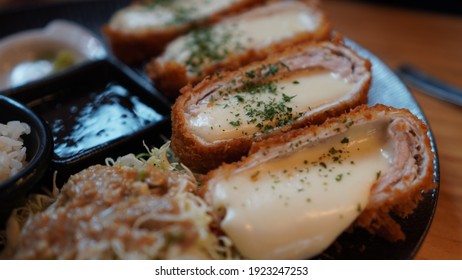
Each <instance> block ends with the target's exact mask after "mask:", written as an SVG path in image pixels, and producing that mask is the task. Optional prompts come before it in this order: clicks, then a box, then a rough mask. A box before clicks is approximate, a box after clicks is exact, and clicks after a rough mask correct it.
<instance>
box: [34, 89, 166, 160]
mask: <svg viewBox="0 0 462 280" xmlns="http://www.w3.org/2000/svg"><path fill="white" fill-rule="evenodd" d="M34 110H35V111H38V112H39V114H40V115H41V116H42V118H43V119H44V120H45V121H46V122H47V123H48V125H49V126H50V128H51V130H52V133H53V139H54V143H55V150H54V151H55V155H56V156H57V157H59V158H60V159H67V158H70V157H72V156H75V155H78V154H79V155H80V154H81V153H84V152H85V151H87V150H89V149H92V148H94V147H97V146H99V145H101V144H104V143H107V142H109V141H112V140H115V139H117V138H120V137H123V136H126V135H130V134H132V133H134V132H137V131H139V130H141V129H143V128H144V127H146V126H148V125H150V124H154V123H157V122H159V121H161V120H162V119H163V118H164V117H163V116H162V115H161V114H159V113H158V112H156V111H155V110H154V109H152V108H151V107H149V106H148V105H146V104H145V103H143V102H142V101H141V100H140V98H139V97H138V96H136V95H132V94H131V93H130V92H129V91H128V90H127V89H126V88H124V87H123V86H121V85H118V84H116V83H109V84H106V85H100V86H99V88H96V89H95V90H93V91H90V92H78V91H75V90H71V91H70V92H68V93H64V94H59V96H56V99H54V100H53V101H52V102H46V103H44V104H41V105H39V106H38V107H36V108H34Z"/></svg>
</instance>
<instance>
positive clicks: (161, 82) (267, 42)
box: [146, 0, 331, 98]
mask: <svg viewBox="0 0 462 280" xmlns="http://www.w3.org/2000/svg"><path fill="white" fill-rule="evenodd" d="M330 31H331V29H330V25H329V23H328V21H327V19H326V16H325V15H324V13H323V12H322V11H321V10H320V9H319V8H318V7H317V5H316V4H315V2H313V1H310V0H298V1H296V0H286V1H283V0H281V1H270V2H269V3H267V4H266V5H263V6H259V7H256V8H253V9H250V10H248V11H246V12H244V13H241V14H239V15H235V16H231V17H228V18H226V19H223V20H222V21H220V22H219V23H216V24H214V25H211V26H208V27H203V28H199V29H196V30H193V31H191V32H190V33H188V34H186V35H184V36H181V37H179V38H177V39H175V40H174V41H172V42H171V43H170V44H168V46H167V47H166V49H165V51H164V52H163V54H162V55H161V56H159V57H157V58H155V59H153V60H152V61H151V62H150V63H149V64H148V65H147V67H146V70H147V72H148V74H149V76H150V77H151V78H152V80H153V81H154V83H155V85H156V87H157V88H158V89H160V91H161V92H163V93H164V94H165V95H167V96H169V97H171V98H175V97H176V96H177V95H178V93H179V90H180V89H181V88H182V87H183V86H185V85H186V84H188V83H192V84H195V83H197V82H199V81H201V80H202V79H203V78H204V77H205V76H207V75H211V74H213V73H216V72H217V71H222V70H234V69H237V68H238V67H240V66H243V65H246V64H248V63H250V62H253V61H257V60H262V59H264V58H266V57H267V56H268V55H270V54H271V53H273V52H276V51H281V50H284V49H286V48H287V47H289V46H292V45H295V44H298V43H301V42H305V41H312V40H324V39H328V38H329V36H330Z"/></svg>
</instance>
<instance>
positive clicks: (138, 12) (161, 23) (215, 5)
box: [110, 0, 239, 32]
mask: <svg viewBox="0 0 462 280" xmlns="http://www.w3.org/2000/svg"><path fill="white" fill-rule="evenodd" d="M236 2H239V0H220V1H212V0H188V1H178V0H177V1H172V3H171V4H169V5H157V6H146V5H144V6H143V5H132V6H129V7H127V8H124V9H122V10H120V11H119V12H117V13H116V14H115V15H114V16H113V18H112V19H111V22H110V25H111V27H112V28H114V29H118V30H121V31H124V32H143V31H147V30H149V29H152V28H159V27H165V26H169V25H175V24H181V23H184V22H188V21H193V20H198V19H201V18H204V17H206V16H208V15H211V14H214V13H217V12H219V11H221V10H224V9H226V8H228V7H230V6H231V5H232V4H234V3H236Z"/></svg>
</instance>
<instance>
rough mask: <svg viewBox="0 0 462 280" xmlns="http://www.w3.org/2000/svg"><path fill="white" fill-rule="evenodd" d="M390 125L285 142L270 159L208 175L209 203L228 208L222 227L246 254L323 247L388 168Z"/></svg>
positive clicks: (285, 254)
mask: <svg viewBox="0 0 462 280" xmlns="http://www.w3.org/2000/svg"><path fill="white" fill-rule="evenodd" d="M387 127H388V125H387V122H386V121H375V122H373V123H369V124H362V125H358V126H353V127H351V128H350V129H349V130H348V131H346V132H344V133H341V134H338V135H335V136H331V137H329V138H327V139H324V140H322V141H319V142H317V143H311V144H310V143H309V142H305V144H302V143H300V144H298V145H297V146H298V148H294V146H291V145H290V144H289V143H287V144H285V145H283V146H279V147H278V148H277V149H276V150H274V149H273V150H270V151H267V152H269V153H273V154H272V155H270V156H269V159H268V157H265V158H266V160H260V161H259V160H258V159H256V158H255V160H253V161H249V162H251V163H248V164H246V165H244V166H241V167H240V168H238V169H236V170H234V171H233V172H232V173H230V174H227V175H226V176H223V175H221V176H219V177H215V178H213V179H211V181H209V183H208V188H211V190H212V193H211V199H212V200H211V201H212V207H213V208H214V209H223V208H224V209H226V214H225V217H224V219H223V220H222V221H221V224H220V225H221V228H222V229H223V231H224V232H225V233H226V234H227V236H228V237H229V238H230V239H231V240H232V241H233V243H234V245H235V246H236V248H237V249H238V251H239V252H240V253H241V254H242V256H244V257H245V258H249V259H303V258H310V257H313V256H315V255H317V254H319V253H321V252H322V251H323V250H325V249H326V248H327V247H328V246H329V245H330V244H331V243H332V242H333V241H334V240H335V239H336V238H337V237H338V236H339V235H340V234H341V233H342V232H343V231H344V230H345V229H346V228H348V226H349V225H350V224H351V223H352V222H353V221H354V220H355V219H356V217H358V215H359V214H360V213H361V211H362V209H364V208H365V206H366V205H367V203H368V198H369V192H370V188H371V186H372V185H373V184H374V182H376V181H377V180H378V178H379V177H380V176H381V175H383V174H384V173H386V172H387V170H388V169H389V167H390V166H391V164H392V161H393V146H392V141H390V140H389V138H388V137H387ZM287 151H290V152H287ZM259 153H260V156H261V155H262V154H261V152H259Z"/></svg>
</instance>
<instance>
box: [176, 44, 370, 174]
mask: <svg viewBox="0 0 462 280" xmlns="http://www.w3.org/2000/svg"><path fill="white" fill-rule="evenodd" d="M370 82H371V72H370V63H369V61H368V60H365V59H363V58H361V57H359V56H358V55H357V54H356V53H355V52H354V51H352V50H351V49H349V48H348V47H346V46H344V45H341V44H334V43H330V42H323V43H316V44H309V43H306V44H302V45H298V46H296V47H294V48H291V49H288V50H286V51H285V52H283V53H280V54H274V55H273V56H271V57H270V58H268V59H266V60H265V61H263V62H256V63H254V64H251V65H248V66H247V67H244V68H241V69H239V70H237V71H234V72H227V73H223V74H222V75H217V76H215V77H214V78H212V79H210V80H209V79H205V80H204V81H203V82H201V83H200V84H198V85H197V86H195V87H191V86H189V87H185V88H184V89H183V90H182V95H181V96H180V97H179V98H178V99H177V100H176V102H175V104H174V106H173V109H172V148H173V150H174V151H175V153H176V155H177V156H178V157H179V158H180V159H181V161H182V162H183V163H184V164H185V165H187V166H188V167H189V168H191V169H193V170H195V171H198V172H206V171H208V170H211V169H213V168H216V167H218V166H219V165H220V164H221V163H223V162H232V161H236V160H239V159H240V158H241V157H242V156H243V155H246V154H247V152H248V151H249V149H250V146H251V144H252V143H253V142H255V141H258V140H261V139H263V138H267V137H270V136H274V135H277V134H281V133H284V132H286V131H288V130H291V129H294V128H299V127H302V126H305V125H308V124H315V123H321V122H323V121H324V120H326V118H328V117H332V116H338V115H340V114H342V113H344V112H346V111H348V110H350V109H351V108H354V107H356V106H357V105H360V104H363V103H366V102H367V93H368V90H369V87H370Z"/></svg>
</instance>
